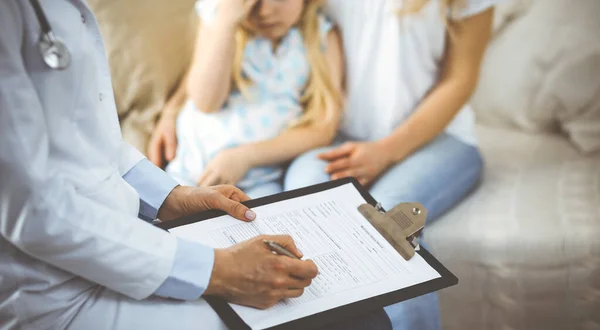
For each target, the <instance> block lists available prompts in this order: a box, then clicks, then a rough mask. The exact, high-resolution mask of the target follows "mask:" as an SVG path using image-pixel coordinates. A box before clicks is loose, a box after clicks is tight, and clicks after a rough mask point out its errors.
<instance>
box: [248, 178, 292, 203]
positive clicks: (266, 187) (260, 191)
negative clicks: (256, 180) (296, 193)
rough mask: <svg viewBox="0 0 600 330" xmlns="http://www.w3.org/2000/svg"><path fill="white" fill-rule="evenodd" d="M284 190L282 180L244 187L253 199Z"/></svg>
mask: <svg viewBox="0 0 600 330" xmlns="http://www.w3.org/2000/svg"><path fill="white" fill-rule="evenodd" d="M282 191H283V185H282V184H281V182H280V180H277V181H269V182H265V183H261V184H257V185H255V186H253V187H250V188H246V189H244V192H245V193H246V195H248V196H249V197H250V198H252V199H256V198H261V197H265V196H270V195H275V194H279V193H280V192H282Z"/></svg>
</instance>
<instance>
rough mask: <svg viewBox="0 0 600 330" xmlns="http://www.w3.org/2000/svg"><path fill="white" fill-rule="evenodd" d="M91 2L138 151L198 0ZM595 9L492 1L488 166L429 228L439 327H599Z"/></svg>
mask: <svg viewBox="0 0 600 330" xmlns="http://www.w3.org/2000/svg"><path fill="white" fill-rule="evenodd" d="M365 1H368V0H365ZM88 2H89V3H90V5H91V6H92V8H93V9H94V11H95V13H96V14H97V15H98V18H99V21H100V25H101V29H102V31H103V34H104V37H105V39H106V47H107V52H108V55H109V59H110V62H111V70H112V73H113V76H114V86H115V95H116V101H117V105H118V108H119V113H120V117H121V122H122V127H123V133H124V136H125V138H126V139H127V140H129V141H130V142H132V143H133V144H134V145H136V146H137V147H138V148H140V149H141V150H142V151H144V150H145V145H146V141H147V139H148V136H149V134H150V132H151V131H152V127H153V125H154V120H155V118H156V115H157V113H158V111H159V110H160V108H161V107H162V106H163V104H164V101H165V99H166V98H167V96H168V95H169V93H170V92H171V91H172V90H173V88H175V87H176V85H177V83H178V81H179V79H180V77H181V75H182V73H183V71H184V70H185V68H186V66H187V64H188V62H189V59H190V54H191V45H192V40H193V39H194V35H195V30H194V27H195V26H196V24H197V20H196V18H195V15H194V12H193V5H194V0H177V1H174V0H171V1H164V0H128V1H108V0H88ZM598 13H600V0H514V1H509V2H506V3H503V4H502V5H501V6H500V7H499V8H498V10H497V13H496V21H495V36H494V40H493V42H492V44H491V45H490V48H489V51H488V54H487V56H486V61H485V64H484V67H483V72H482V78H481V82H480V86H479V89H478V91H477V93H476V95H475V97H474V98H473V104H474V106H475V108H476V111H477V116H478V127H477V132H478V136H479V139H480V143H481V148H482V152H483V154H484V156H485V161H486V165H485V173H484V177H483V180H482V183H481V186H480V187H479V188H478V189H477V191H475V192H474V193H473V194H472V195H471V196H470V197H469V198H467V200H466V201H465V202H464V203H462V204H461V205H459V206H458V207H456V208H454V209H453V210H452V211H451V212H449V213H448V214H447V215H445V216H444V217H443V218H442V219H440V220H439V221H438V222H437V223H435V224H433V225H432V226H431V227H430V228H428V229H427V235H426V240H427V242H428V243H429V245H430V247H431V249H432V251H433V253H434V254H435V255H436V256H438V258H439V259H441V260H442V261H443V262H444V263H445V264H446V265H447V266H448V267H449V268H450V269H451V270H452V271H454V272H455V273H456V274H457V275H458V277H459V278H460V284H459V285H458V286H456V287H453V288H451V289H448V290H444V291H442V292H441V293H440V299H441V308H442V323H443V327H444V329H457V330H458V329H523V330H535V329H586V330H587V329H600V153H599V152H598V151H597V150H599V149H600V20H598V19H597V18H596V16H597V14H598ZM594 150H596V151H594Z"/></svg>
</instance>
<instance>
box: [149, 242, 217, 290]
mask: <svg viewBox="0 0 600 330" xmlns="http://www.w3.org/2000/svg"><path fill="white" fill-rule="evenodd" d="M214 263H215V252H214V250H213V249H211V248H209V247H206V246H204V245H201V244H198V243H192V242H189V241H186V240H183V239H180V238H178V239H177V250H176V252H175V260H174V262H173V267H172V268H171V273H170V274H169V277H167V279H166V280H165V281H164V282H163V284H162V285H161V286H160V287H159V288H158V289H157V290H156V291H155V292H154V294H155V295H157V296H161V297H165V298H174V299H181V300H196V299H199V298H200V297H201V296H202V294H203V293H204V291H206V288H207V287H208V283H209V282H210V276H211V274H212V269H213V265H214Z"/></svg>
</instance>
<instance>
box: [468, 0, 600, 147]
mask: <svg viewBox="0 0 600 330" xmlns="http://www.w3.org/2000/svg"><path fill="white" fill-rule="evenodd" d="M506 5H511V4H510V3H509V4H506ZM499 9H500V11H499V14H500V13H501V12H502V9H503V8H502V7H500V8H499ZM598 13H600V1H598V0H577V1H573V0H552V1H548V0H534V1H532V2H531V6H529V8H528V10H527V11H526V12H525V13H523V14H522V15H520V16H518V17H512V21H510V22H508V23H507V24H505V25H504V26H503V27H501V28H499V31H498V33H497V35H496V36H495V38H494V40H493V41H492V43H491V44H490V47H489V48H488V51H487V54H486V58H485V60H484V64H483V67H482V73H481V77H480V82H479V85H478V89H477V91H476V93H475V95H474V97H473V100H472V103H473V106H474V107H475V109H476V113H477V118H478V121H479V122H480V123H483V124H485V125H493V126H508V127H514V128H517V129H520V130H525V131H530V132H539V131H545V132H562V133H564V134H565V135H566V136H568V138H569V139H570V140H571V142H572V143H573V144H574V145H575V146H576V147H577V148H578V149H579V150H581V151H582V152H593V151H598V150H600V19H598Z"/></svg>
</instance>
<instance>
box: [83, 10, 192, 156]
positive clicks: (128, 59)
mask: <svg viewBox="0 0 600 330" xmlns="http://www.w3.org/2000/svg"><path fill="white" fill-rule="evenodd" d="M87 2H88V4H89V6H90V7H91V8H92V10H93V12H94V14H95V15H96V17H97V19H98V22H99V25H100V30H101V32H102V35H103V38H104V42H105V47H106V52H107V55H108V59H109V62H110V68H111V75H112V82H113V88H114V91H115V99H116V103H117V109H118V111H119V119H120V120H121V127H122V131H123V136H124V138H125V140H127V141H128V142H130V143H132V144H133V145H134V146H136V147H137V148H138V149H140V151H142V152H144V151H145V150H146V141H147V139H148V136H149V134H150V133H151V131H152V129H153V128H154V123H155V119H156V116H157V114H158V112H159V110H160V109H162V107H163V105H164V102H165V100H166V99H167V97H168V96H169V94H170V93H171V92H172V91H173V90H174V88H175V87H176V84H177V83H178V82H179V80H180V78H181V76H182V74H183V73H184V71H185V69H186V68H187V66H188V63H189V61H190V59H191V55H192V52H193V47H194V39H195V35H196V30H197V24H198V23H197V15H196V12H195V10H194V4H195V0H170V1H165V0H127V1H109V0H88V1H87Z"/></svg>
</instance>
